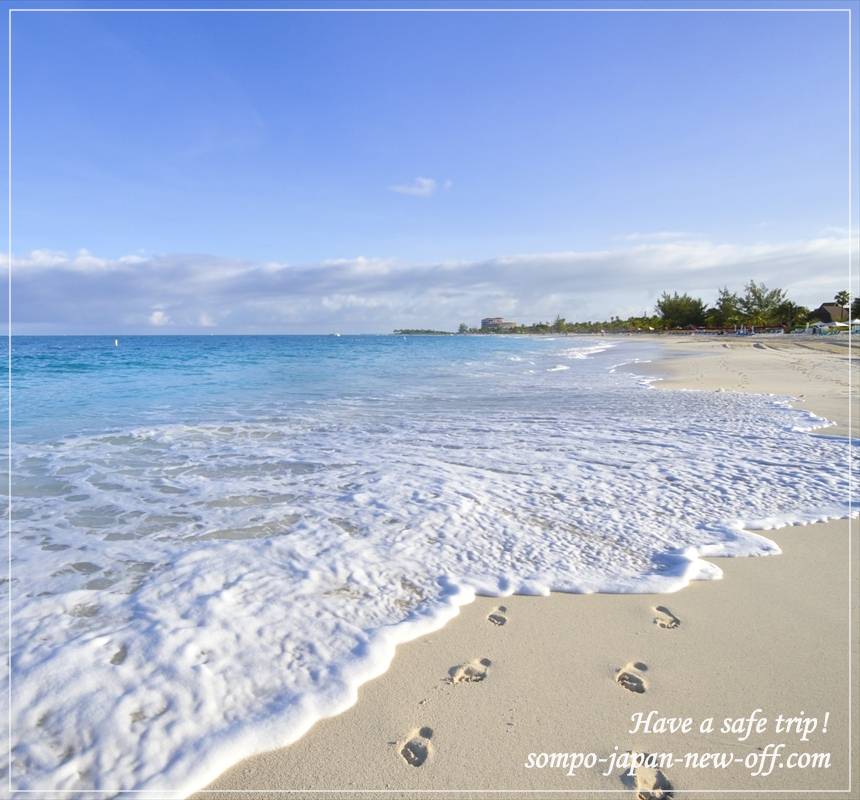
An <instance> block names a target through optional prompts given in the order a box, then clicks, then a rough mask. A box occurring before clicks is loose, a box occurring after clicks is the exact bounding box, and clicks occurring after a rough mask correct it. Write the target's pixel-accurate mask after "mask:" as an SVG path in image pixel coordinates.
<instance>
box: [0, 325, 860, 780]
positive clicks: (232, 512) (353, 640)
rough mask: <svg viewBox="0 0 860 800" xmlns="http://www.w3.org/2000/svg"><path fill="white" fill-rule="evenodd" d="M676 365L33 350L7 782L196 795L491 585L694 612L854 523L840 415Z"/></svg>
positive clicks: (15, 511) (411, 340)
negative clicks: (678, 381) (648, 599)
mask: <svg viewBox="0 0 860 800" xmlns="http://www.w3.org/2000/svg"><path fill="white" fill-rule="evenodd" d="M659 355H660V345H659V342H658V341H657V340H655V341H654V342H643V341H633V340H624V339H599V338H594V337H576V336H569V337H552V336H547V337H521V336H484V337H479V336H456V337H423V336H408V337H404V336H340V337H335V336H283V337H278V336H244V337H239V336H237V337H228V336H197V337H182V336H151V337H121V338H120V339H119V341H118V346H115V342H114V337H113V336H103V337H102V336H99V337H16V339H15V341H14V345H13V395H12V400H13V425H12V442H13V446H12V452H11V464H12V532H13V535H12V546H11V551H12V561H11V568H12V573H11V580H10V581H8V582H7V581H4V583H3V590H4V591H8V592H9V593H10V596H11V612H12V626H11V629H12V640H11V643H10V646H11V664H12V673H11V681H12V684H11V698H12V708H11V720H12V730H11V744H12V755H13V762H12V783H13V785H14V786H16V787H17V788H19V789H29V790H35V791H38V790H43V791H44V790H49V789H50V790H56V789H64V790H75V789H79V790H86V789H100V790H105V791H116V790H120V789H149V790H161V791H165V792H166V791H168V790H170V791H173V792H175V793H176V795H178V796H181V795H184V794H188V793H190V792H192V791H193V790H196V789H199V788H201V787H202V786H204V785H206V783H208V782H209V781H210V780H212V779H213V778H215V777H216V776H217V775H218V774H219V773H220V772H221V771H222V770H223V769H225V768H226V767H227V766H230V765H231V764H233V763H235V762H236V761H237V760H238V759H240V758H242V757H244V756H246V755H250V754H252V753H254V752H258V751H261V750H269V749H272V748H274V747H277V746H280V745H284V744H287V743H289V742H291V741H294V740H295V739H297V738H298V737H300V736H301V735H302V734H303V733H304V732H306V731H307V729H308V728H309V727H310V726H311V725H312V724H313V723H314V722H315V721H316V720H317V719H319V718H320V717H324V716H328V715H330V714H333V713H337V712H339V711H342V710H344V709H345V708H347V707H349V705H351V704H352V703H353V702H354V700H355V697H356V691H357V688H358V687H359V686H360V685H361V684H362V683H363V682H365V681H367V680H369V679H370V678H372V677H374V676H375V675H378V674H380V673H381V672H383V671H384V670H385V669H386V668H387V666H388V664H389V663H390V660H391V658H392V656H393V653H394V648H395V646H396V644H397V643H399V642H402V641H406V640H408V639H411V638H414V637H416V636H419V635H423V634H424V633H426V632H428V631H431V630H434V629H437V628H439V627H440V626H442V625H444V624H445V622H446V621H448V620H449V619H451V618H452V617H453V616H455V615H456V613H457V608H458V607H459V606H460V605H462V604H464V603H467V602H469V601H470V600H471V599H472V598H473V597H474V596H475V594H476V593H481V594H490V595H507V594H511V593H514V592H519V593H532V594H546V593H548V592H549V591H551V590H552V591H568V592H642V591H649V592H652V591H658V592H672V591H676V590H678V589H680V588H682V587H683V586H685V585H686V584H687V583H689V581H691V580H697V579H716V578H719V577H720V570H719V568H718V567H717V566H715V565H714V564H712V563H710V562H707V561H705V560H704V558H705V557H707V556H716V555H766V554H772V553H778V552H779V550H778V548H777V546H776V545H775V544H774V543H773V542H771V541H770V540H769V539H767V538H766V537H765V536H764V535H762V534H761V533H760V532H757V531H765V530H767V529H769V528H774V527H777V526H779V525H783V524H788V523H799V522H813V521H818V520H822V519H828V518H834V517H844V516H846V515H848V514H849V512H850V511H851V509H850V508H849V506H848V477H847V470H846V469H845V467H846V466H847V459H848V457H849V455H848V449H849V448H848V446H847V444H846V443H845V441H844V440H838V439H836V438H828V437H826V436H824V437H813V436H811V435H810V432H811V431H813V430H815V429H817V428H820V427H822V426H824V425H826V422H825V421H824V420H821V419H820V418H818V417H815V416H814V415H813V414H810V413H809V412H806V411H801V410H795V409H792V408H790V407H789V405H788V400H787V398H780V397H774V396H765V395H742V394H737V393H732V392H722V391H719V392H711V391H662V390H661V391H657V390H655V389H654V388H653V380H652V379H647V378H644V377H642V375H640V374H637V373H636V372H635V371H634V370H633V369H631V365H633V364H634V363H635V362H637V361H648V360H652V359H655V358H658V357H659ZM3 357H4V358H5V357H6V353H5V351H4V353H3ZM824 464H829V465H831V466H829V467H823V466H822V465H824ZM5 603H6V600H5V598H4V607H5ZM4 691H5V690H4Z"/></svg>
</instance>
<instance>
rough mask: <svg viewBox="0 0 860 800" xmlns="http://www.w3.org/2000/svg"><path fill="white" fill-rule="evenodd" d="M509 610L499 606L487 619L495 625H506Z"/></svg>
mask: <svg viewBox="0 0 860 800" xmlns="http://www.w3.org/2000/svg"><path fill="white" fill-rule="evenodd" d="M507 610H508V609H507V608H505V606H499V607H498V608H497V609H496V610H495V611H493V612H492V613H491V614H490V615H489V616H488V617H487V619H488V620H490V622H492V623H493V625H504V624H505V623H506V622H507V621H508V618H507V616H505V614H506V613H507Z"/></svg>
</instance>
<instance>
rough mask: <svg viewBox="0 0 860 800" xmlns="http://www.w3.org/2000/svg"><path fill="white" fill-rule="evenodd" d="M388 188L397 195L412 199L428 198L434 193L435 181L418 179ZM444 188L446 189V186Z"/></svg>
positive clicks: (433, 179)
mask: <svg viewBox="0 0 860 800" xmlns="http://www.w3.org/2000/svg"><path fill="white" fill-rule="evenodd" d="M388 188H389V189H390V190H391V191H392V192H397V193H398V194H411V195H412V196H413V197H430V195H431V194H433V193H434V192H435V191H436V179H435V178H421V177H418V178H416V179H415V180H414V181H412V183H405V184H399V185H396V186H389V187H388ZM445 188H448V187H447V186H446V187H445Z"/></svg>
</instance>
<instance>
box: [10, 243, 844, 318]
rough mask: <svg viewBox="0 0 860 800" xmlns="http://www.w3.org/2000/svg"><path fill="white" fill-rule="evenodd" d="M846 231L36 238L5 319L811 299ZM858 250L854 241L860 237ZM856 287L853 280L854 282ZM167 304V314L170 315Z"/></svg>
mask: <svg viewBox="0 0 860 800" xmlns="http://www.w3.org/2000/svg"><path fill="white" fill-rule="evenodd" d="M847 251H848V239H847V238H846V237H842V236H830V237H828V236H820V237H818V238H814V239H804V240H798V241H789V242H757V243H753V244H735V243H732V242H715V241H710V240H707V239H678V238H664V239H660V238H657V239H641V240H631V241H629V242H624V243H622V244H620V245H619V246H617V247H611V248H605V249H600V250H567V251H557V252H543V253H541V252H536V253H524V254H515V255H500V256H497V257H493V258H488V259H484V260H479V261H463V260H460V261H454V260H451V261H445V262H435V263H414V262H411V263H410V262H402V261H397V260H394V259H390V258H373V257H369V256H358V257H355V258H338V259H332V260H327V261H323V262H317V263H311V264H289V263H285V262H280V261H266V262H253V261H247V260H240V259H228V258H220V257H217V256H206V255H184V256H183V255H154V256H150V257H147V258H145V259H144V260H143V261H140V262H137V263H130V262H129V261H128V259H125V258H118V259H113V260H112V259H106V258H98V257H96V256H94V255H92V254H90V253H85V254H83V255H82V254H81V253H80V252H79V253H77V254H76V255H75V256H67V255H65V254H62V253H58V252H55V251H47V250H37V251H34V252H31V253H29V254H28V255H26V256H23V257H20V258H15V259H14V260H13V323H14V326H15V329H16V331H18V332H20V333H25V332H66V333H74V332H89V331H92V332H97V331H103V330H110V331H111V332H113V331H117V332H118V333H122V332H126V331H128V332H132V331H139V332H145V331H147V330H149V331H151V330H153V329H154V328H158V329H166V330H170V331H171V332H174V331H175V332H182V331H188V332H194V331H198V332H199V330H200V329H201V328H207V327H210V326H211V325H213V324H215V323H216V322H217V328H218V330H221V331H224V332H225V333H227V332H236V333H241V332H252V331H263V332H265V331H273V332H329V331H332V330H339V331H344V332H346V331H356V332H379V331H390V330H392V329H393V328H396V327H439V328H442V327H447V328H449V329H450V328H452V327H456V325H457V324H458V323H459V322H469V323H476V322H477V321H478V320H480V319H481V317H485V316H489V315H492V314H504V315H505V316H511V317H513V318H514V319H518V320H522V321H526V322H529V321H535V320H538V319H551V318H554V317H555V315H556V314H557V313H561V314H562V315H563V316H565V317H567V318H568V319H579V320H587V319H592V320H595V319H607V318H608V317H609V316H610V315H613V314H618V315H620V316H625V315H628V314H631V313H637V314H638V313H642V312H644V311H650V310H651V309H653V307H654V303H655V301H656V299H657V297H658V296H659V294H660V292H662V291H664V290H669V291H673V290H677V291H687V292H691V293H693V294H695V295H698V296H701V297H702V298H703V299H704V300H705V301H706V302H710V301H712V300H713V299H714V297H715V296H716V292H717V289H719V288H720V287H721V286H726V285H727V286H729V287H730V288H732V289H736V290H740V289H742V288H743V285H744V284H745V283H746V282H747V281H748V280H750V279H755V280H757V281H764V282H765V283H767V284H768V285H770V286H779V287H781V288H784V289H786V290H787V291H788V293H789V296H790V297H791V298H792V299H793V300H794V301H795V302H799V303H803V304H804V305H807V306H818V305H819V304H820V303H821V302H823V301H825V300H829V299H830V298H831V297H832V296H833V294H834V293H835V292H837V291H839V290H840V289H844V288H847V276H846V267H845V264H846V256H847ZM855 252H857V245H856V243H855ZM855 290H856V287H855ZM168 310H169V314H168Z"/></svg>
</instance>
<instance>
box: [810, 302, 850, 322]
mask: <svg viewBox="0 0 860 800" xmlns="http://www.w3.org/2000/svg"><path fill="white" fill-rule="evenodd" d="M812 316H813V317H815V318H816V319H817V320H820V321H821V322H848V307H847V306H840V305H839V304H838V303H822V304H821V305H820V306H819V307H818V308H816V309H815V311H813V312H812Z"/></svg>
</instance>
